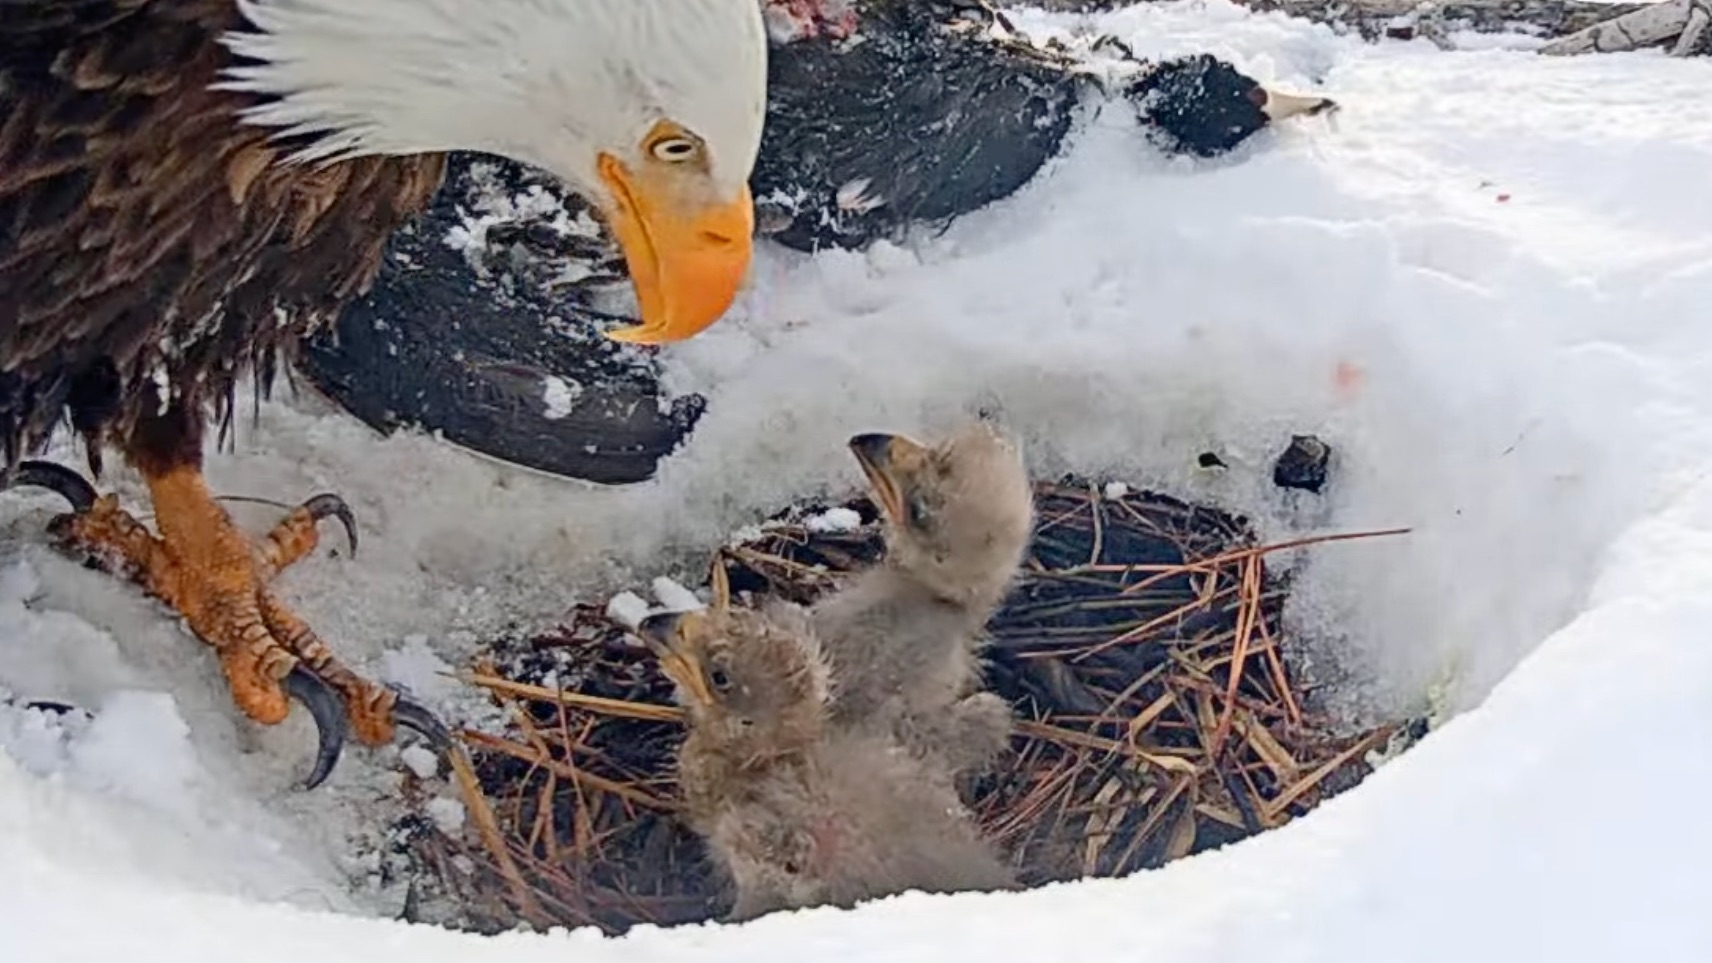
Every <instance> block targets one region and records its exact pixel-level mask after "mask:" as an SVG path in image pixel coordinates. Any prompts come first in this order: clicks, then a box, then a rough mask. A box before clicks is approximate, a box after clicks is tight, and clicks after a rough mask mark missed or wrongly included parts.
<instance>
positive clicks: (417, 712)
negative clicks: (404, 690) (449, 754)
mask: <svg viewBox="0 0 1712 963" xmlns="http://www.w3.org/2000/svg"><path fill="white" fill-rule="evenodd" d="M392 721H393V722H394V723H395V724H396V725H400V726H403V727H404V728H406V729H409V730H410V731H412V732H414V733H417V734H418V735H420V736H421V737H422V738H424V739H426V740H428V743H429V744H430V745H432V746H433V747H434V751H435V752H445V751H446V750H447V749H450V748H452V731H451V730H450V729H448V728H446V724H445V723H444V722H441V721H440V719H439V717H438V716H436V715H434V713H432V712H430V711H428V708H427V707H426V706H424V705H422V703H420V702H417V701H415V700H414V699H408V698H406V697H405V696H404V695H403V694H400V695H399V697H398V701H397V702H395V703H393V706H392Z"/></svg>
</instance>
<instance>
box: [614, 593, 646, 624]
mask: <svg viewBox="0 0 1712 963" xmlns="http://www.w3.org/2000/svg"><path fill="white" fill-rule="evenodd" d="M606 617H607V618H609V619H611V620H613V621H614V622H617V623H618V624H620V625H622V626H624V627H626V628H631V629H634V628H636V627H637V626H638V625H641V624H642V620H643V619H645V618H647V617H648V603H647V602H645V601H643V600H642V597H641V596H640V595H637V594H636V593H635V592H620V593H618V594H617V595H614V596H613V597H612V598H610V599H608V600H607V603H606Z"/></svg>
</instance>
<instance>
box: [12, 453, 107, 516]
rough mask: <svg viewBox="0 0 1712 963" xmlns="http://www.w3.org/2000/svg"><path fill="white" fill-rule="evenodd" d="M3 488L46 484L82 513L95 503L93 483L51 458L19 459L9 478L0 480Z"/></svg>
mask: <svg viewBox="0 0 1712 963" xmlns="http://www.w3.org/2000/svg"><path fill="white" fill-rule="evenodd" d="M4 488H45V489H47V490H48V491H50V492H53V493H54V494H56V495H58V496H59V497H61V498H63V499H65V500H66V501H68V502H70V503H71V510H72V511H74V512H77V513H79V514H82V513H83V512H87V511H89V510H90V509H91V508H94V507H95V486H94V485H91V484H90V483H89V482H88V481H87V480H86V479H85V478H84V477H83V476H82V475H79V474H78V473H77V472H75V471H72V470H71V469H69V468H67V467H65V466H64V465H56V464H54V463H53V462H51V461H36V460H30V461H22V462H19V463H18V468H17V470H16V471H14V472H13V473H12V476H11V477H10V478H7V479H5V480H4V483H3V484H0V489H4Z"/></svg>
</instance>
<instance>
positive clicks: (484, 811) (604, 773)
mask: <svg viewBox="0 0 1712 963" xmlns="http://www.w3.org/2000/svg"><path fill="white" fill-rule="evenodd" d="M1101 492H1102V489H1101V488H1100V487H1099V486H1096V485H1090V484H1087V483H1086V482H1080V481H1077V480H1074V479H1070V480H1066V481H1063V482H1060V483H1045V484H1040V485H1038V486H1037V495H1038V518H1037V523H1036V526H1037V527H1036V532H1035V539H1034V542H1033V546H1032V548H1031V551H1030V557H1029V559H1028V562H1027V568H1026V572H1025V574H1024V576H1023V577H1022V578H1021V579H1020V581H1019V583H1018V585H1017V586H1016V588H1015V590H1014V591H1013V593H1012V594H1011V596H1010V598H1009V599H1008V601H1007V603H1006V605H1005V606H1004V608H1003V610H1002V611H1001V612H1000V613H999V614H998V616H997V617H996V618H995V619H994V620H993V622H992V623H991V625H990V626H989V631H990V634H991V638H992V647H991V650H990V659H991V666H990V669H989V680H990V683H991V686H992V688H993V689H994V690H995V691H997V692H999V693H1000V694H1002V695H1003V696H1005V697H1006V698H1008V699H1009V700H1010V701H1011V702H1012V704H1013V705H1014V706H1015V707H1016V710H1017V715H1018V719H1019V724H1018V727H1017V733H1016V736H1015V738H1014V740H1013V744H1012V747H1013V750H1014V751H1013V754H1012V756H1011V758H1010V759H1009V760H1008V762H1007V763H1006V764H1005V765H1004V766H1002V767H1001V770H1000V771H999V772H998V773H996V774H995V775H992V776H989V777H986V778H984V779H983V780H982V781H980V782H978V783H977V784H975V785H973V786H972V787H971V789H970V792H969V794H968V801H969V803H970V805H971V807H972V809H973V811H974V812H975V813H976V814H977V815H978V816H979V818H980V820H981V823H982V825H983V826H984V827H985V830H986V831H987V833H988V834H989V835H990V837H991V838H992V839H993V840H995V841H996V843H997V844H998V845H999V846H1001V847H1002V848H1003V850H1004V851H1005V852H1006V853H1008V854H1009V856H1010V858H1011V859H1012V860H1013V862H1014V864H1015V865H1016V866H1017V867H1018V868H1019V870H1020V873H1021V875H1022V877H1023V878H1024V879H1025V880H1026V881H1027V882H1029V883H1031V884H1033V883H1043V882H1047V881H1052V880H1063V879H1069V878H1075V877H1081V876H1115V875H1121V874H1126V873H1130V872H1133V871H1135V870H1139V869H1147V868H1152V867H1157V866H1160V865H1162V864H1164V863H1166V862H1169V861H1171V860H1173V859H1177V858H1179V857H1182V856H1186V855H1190V854H1193V853H1196V852H1199V851H1201V850H1205V849H1208V848H1212V847H1218V846H1222V845H1226V844H1229V843H1232V842H1235V841H1237V840H1240V839H1243V838H1244V837H1247V836H1251V835H1253V834H1255V833H1258V832H1262V831H1265V830H1268V829H1273V828H1276V827H1278V826H1280V825H1282V824H1284V823H1285V822H1287V821H1289V820H1290V819H1292V818H1294V817H1296V816H1299V815H1301V814H1303V813H1305V812H1307V811H1308V810H1310V809H1312V808H1313V807H1315V806H1316V805H1318V804H1319V803H1320V802H1322V801H1324V800H1325V799H1326V798H1328V797H1330V796H1331V795H1333V794H1335V793H1338V792H1341V791H1343V790H1346V789H1348V788H1350V787H1352V786H1354V785H1355V784H1357V783H1358V782H1360V781H1361V780H1362V779H1363V778H1364V777H1365V776H1366V775H1367V773H1368V772H1369V771H1370V765H1369V763H1368V761H1367V756H1368V753H1369V751H1370V750H1376V749H1384V748H1387V744H1388V743H1390V742H1391V740H1393V738H1394V737H1397V736H1399V735H1400V734H1401V735H1404V736H1405V737H1412V736H1418V735H1419V728H1420V725H1419V723H1405V724H1397V725H1387V726H1383V727H1380V728H1377V729H1373V730H1371V731H1365V732H1356V733H1353V734H1352V733H1349V732H1346V731H1342V730H1341V729H1339V728H1338V727H1337V726H1335V725H1334V723H1333V721H1332V720H1331V719H1330V718H1328V717H1326V716H1322V715H1319V714H1316V713H1315V712H1314V711H1312V710H1311V709H1310V708H1309V707H1308V706H1306V705H1305V704H1304V702H1305V693H1304V689H1303V686H1302V685H1301V684H1300V683H1299V682H1297V681H1295V680H1294V679H1293V678H1292V674H1291V669H1290V662H1289V660H1288V659H1287V658H1286V652H1285V649H1286V647H1287V642H1286V640H1285V638H1284V635H1283V631H1282V627H1281V622H1280V613H1281V610H1282V607H1283V602H1284V597H1285V594H1286V590H1287V585H1286V582H1287V577H1286V576H1281V575H1279V574H1278V573H1276V572H1272V571H1269V570H1268V567H1267V564H1266V558H1267V556H1268V555H1269V554H1270V553H1271V552H1274V551H1277V550H1280V549H1285V548H1298V547H1303V546H1307V545H1311V544H1315V543H1318V542H1327V541H1334V540H1337V539H1342V538H1354V537H1362V536H1361V535H1341V536H1329V537H1325V538H1319V539H1305V540H1301V541H1296V542H1291V543H1289V544H1286V545H1272V546H1263V545H1259V544H1256V540H1255V538H1254V536H1253V534H1252V532H1251V531H1250V530H1249V528H1248V527H1247V525H1246V523H1245V522H1244V521H1243V520H1242V519H1240V518H1236V517H1232V516H1230V515H1228V514H1225V513H1222V512H1219V511H1216V510H1210V509H1207V508H1203V507H1197V506H1193V505H1188V504H1185V503H1183V502H1180V501H1177V500H1174V499H1171V498H1167V497H1163V496H1159V495H1154V494H1147V493H1136V494H1128V493H1126V494H1122V495H1117V496H1116V497H1113V495H1114V494H1115V493H1106V494H1102V493H1101ZM847 507H849V508H851V509H854V510H855V511H857V512H858V513H859V514H860V517H861V519H862V525H861V526H860V527H859V528H857V529H855V530H853V531H825V530H824V529H826V528H827V527H828V526H825V525H812V524H808V522H807V520H808V519H811V518H812V517H813V511H812V510H811V509H806V508H798V509H794V510H792V511H791V512H789V513H787V514H785V515H783V516H781V517H780V518H778V519H776V520H774V522H772V523H771V524H769V526H767V527H766V528H764V529H763V533H762V535H761V536H760V537H759V538H756V539H753V540H750V541H748V542H745V543H742V544H739V545H735V546H732V547H728V548H725V549H722V550H721V551H720V552H719V553H718V555H717V556H716V557H715V559H714V561H713V564H714V565H717V566H719V567H721V568H723V570H724V572H725V574H726V576H727V578H728V579H729V580H730V584H731V587H732V590H733V592H734V593H744V592H747V593H750V595H751V596H754V595H759V594H762V593H778V594H780V595H783V596H786V597H789V598H792V599H795V600H797V601H800V602H809V601H812V600H813V599H814V598H816V597H817V596H819V595H820V594H821V593H823V592H825V591H827V590H828V589H830V588H832V587H834V586H835V585H836V584H838V581H839V577H840V573H843V572H847V571H850V570H852V569H856V568H859V567H863V566H866V565H869V564H871V563H873V562H875V561H877V560H878V559H879V557H880V555H881V552H882V546H881V536H880V531H879V526H878V524H877V522H876V516H875V512H874V509H873V507H872V505H871V503H869V502H867V501H866V500H860V501H856V502H852V503H850V504H849V505H848V506H847ZM1364 534H1366V535H1377V534H1397V533H1395V532H1386V533H1364ZM739 597H741V595H739ZM496 653H497V654H496V659H497V662H498V664H497V665H496V664H494V663H488V664H484V665H481V666H478V667H477V668H476V670H475V671H474V672H473V673H471V675H470V681H471V682H473V683H475V684H476V685H479V686H482V687H484V688H486V689H487V690H488V691H489V692H490V693H491V694H492V695H493V697H494V699H496V700H497V701H498V703H499V704H500V705H501V706H502V707H504V708H505V709H506V711H507V713H508V717H509V719H510V721H511V725H510V730H509V732H508V733H507V734H506V735H504V736H496V735H492V734H489V733H481V732H473V731H472V732H467V733H466V734H465V742H466V745H467V746H468V748H469V750H470V752H471V754H472V757H473V758H474V760H475V765H474V769H473V771H465V772H463V773H462V776H463V778H464V779H465V784H464V788H465V792H466V798H467V799H468V801H469V802H470V803H471V804H472V811H473V813H474V815H475V819H474V820H472V822H473V824H474V825H475V827H476V831H475V832H472V833H471V834H470V835H469V837H468V838H464V839H454V838H450V837H448V836H445V835H443V834H441V833H439V832H438V831H437V830H431V829H424V830H423V831H422V832H420V833H418V834H417V835H416V837H415V840H414V843H413V851H414V853H415V856H416V858H417V859H418V860H420V861H422V862H423V863H424V864H425V865H426V866H427V867H428V868H429V869H430V870H431V872H430V875H431V876H432V877H434V878H436V879H437V880H438V888H439V889H440V890H441V895H442V896H445V897H449V898H450V900H451V902H452V903H453V904H454V905H456V906H457V907H458V910H457V913H456V915H457V916H459V917H461V918H459V919H457V920H455V921H454V922H455V923H456V924H457V925H463V926H469V927H473V928H477V929H483V930H494V929H501V928H507V927H510V926H514V925H516V924H517V923H519V922H527V923H531V924H534V925H538V926H549V925H565V926H583V925H594V926H599V927H601V928H603V929H605V930H608V931H613V932H617V931H622V930H624V929H627V928H628V927H630V926H632V925H635V924H637V923H643V922H648V923H658V924H672V923H682V922H690V921H699V920H705V919H708V918H710V917H713V916H715V915H717V914H718V913H720V912H721V911H722V910H723V909H724V904H723V902H722V899H723V897H722V896H721V892H720V886H719V883H718V880H717V879H715V878H714V877H713V876H712V875H711V871H710V870H709V869H708V867H707V865H706V863H705V862H704V860H703V856H702V851H701V847H700V844H699V842H698V841H697V840H696V839H695V838H694V837H693V836H692V835H691V834H690V833H689V832H688V831H686V830H685V829H684V828H683V827H682V826H680V825H679V823H678V822H677V821H676V819H675V818H674V811H675V803H674V797H675V786H674V779H673V763H672V754H673V750H674V747H675V745H676V743H677V741H678V739H679V737H680V734H681V733H680V726H679V723H678V721H677V718H678V713H677V711H676V709H675V708H673V707H672V698H671V696H672V693H671V688H670V683H669V682H667V680H666V679H665V678H664V677H663V676H661V674H660V673H659V672H658V671H656V669H655V667H654V664H653V663H652V661H651V660H650V659H649V658H648V657H647V656H646V655H645V654H643V653H642V652H641V651H640V650H639V649H638V648H637V647H636V646H635V645H634V644H633V643H632V642H631V641H629V638H628V636H627V633H626V631H625V629H624V628H623V627H622V626H621V625H619V624H617V623H616V622H614V621H612V620H611V619H609V618H608V617H607V615H606V614H605V612H604V609H603V608H602V607H599V606H584V607H581V608H579V609H578V610H577V611H576V612H575V613H574V617H573V618H572V619H571V620H570V623H569V624H568V625H566V626H564V627H563V628H561V629H560V630H558V631H556V632H554V633H552V634H549V635H546V636H543V637H540V638H536V639H533V640H531V641H530V642H528V643H527V644H523V645H517V644H510V645H508V646H501V647H496ZM478 782H479V791H478V790H477V789H476V783H478Z"/></svg>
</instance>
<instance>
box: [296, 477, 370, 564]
mask: <svg viewBox="0 0 1712 963" xmlns="http://www.w3.org/2000/svg"><path fill="white" fill-rule="evenodd" d="M303 510H304V511H307V512H308V513H309V517H310V518H313V519H315V520H316V521H317V522H319V521H321V520H322V519H324V518H337V519H338V520H339V524H341V525H343V526H345V538H346V539H347V540H349V541H350V543H351V555H353V556H355V555H356V554H357V516H356V515H355V514H353V513H352V512H351V506H350V505H348V504H346V503H345V500H344V499H343V498H340V497H339V496H337V495H335V494H333V493H332V492H323V493H321V494H319V495H316V496H315V497H314V498H311V499H309V500H308V501H306V502H304V503H303Z"/></svg>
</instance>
